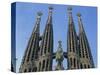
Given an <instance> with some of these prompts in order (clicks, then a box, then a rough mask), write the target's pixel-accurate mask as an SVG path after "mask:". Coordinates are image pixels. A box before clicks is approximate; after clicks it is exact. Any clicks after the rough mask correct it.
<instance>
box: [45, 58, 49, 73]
mask: <svg viewBox="0 0 100 75" xmlns="http://www.w3.org/2000/svg"><path fill="white" fill-rule="evenodd" d="M48 63H49V59H47V63H46V71H47V70H48V65H49V64H48Z"/></svg>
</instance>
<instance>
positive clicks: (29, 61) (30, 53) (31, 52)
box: [19, 12, 42, 72]
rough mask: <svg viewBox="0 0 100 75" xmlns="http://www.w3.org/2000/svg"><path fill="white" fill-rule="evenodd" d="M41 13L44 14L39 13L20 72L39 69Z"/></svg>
mask: <svg viewBox="0 0 100 75" xmlns="http://www.w3.org/2000/svg"><path fill="white" fill-rule="evenodd" d="M41 15H42V13H41V12H38V13H37V17H36V23H35V27H34V29H33V31H32V34H31V37H30V39H29V42H28V45H27V48H26V51H25V53H24V56H23V59H22V63H21V66H20V69H19V72H34V71H37V59H38V51H39V36H40V35H39V31H40V21H41Z"/></svg>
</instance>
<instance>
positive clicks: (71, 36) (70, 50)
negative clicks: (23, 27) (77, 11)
mask: <svg viewBox="0 0 100 75" xmlns="http://www.w3.org/2000/svg"><path fill="white" fill-rule="evenodd" d="M78 55H79V54H78V41H77V34H76V31H75V27H74V21H73V17H72V8H71V7H69V8H68V33H67V58H68V59H67V61H68V66H67V67H68V69H78V68H79V56H78Z"/></svg>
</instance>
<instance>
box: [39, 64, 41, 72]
mask: <svg viewBox="0 0 100 75" xmlns="http://www.w3.org/2000/svg"><path fill="white" fill-rule="evenodd" d="M40 70H41V62H40V63H39V71H40Z"/></svg>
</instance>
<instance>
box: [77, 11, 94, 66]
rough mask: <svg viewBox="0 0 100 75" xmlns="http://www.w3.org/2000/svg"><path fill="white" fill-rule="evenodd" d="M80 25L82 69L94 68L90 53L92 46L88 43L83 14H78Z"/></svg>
mask: <svg viewBox="0 0 100 75" xmlns="http://www.w3.org/2000/svg"><path fill="white" fill-rule="evenodd" d="M77 16H78V24H79V48H80V50H79V56H80V68H93V67H94V63H93V58H92V54H91V51H90V46H89V43H88V39H87V37H86V34H85V31H84V28H83V23H82V19H81V14H80V13H78V14H77Z"/></svg>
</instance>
